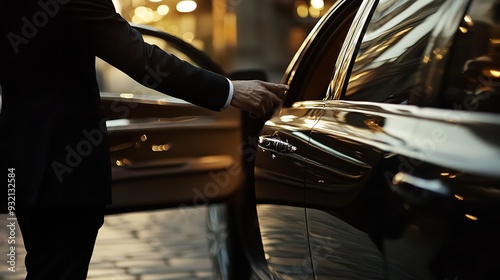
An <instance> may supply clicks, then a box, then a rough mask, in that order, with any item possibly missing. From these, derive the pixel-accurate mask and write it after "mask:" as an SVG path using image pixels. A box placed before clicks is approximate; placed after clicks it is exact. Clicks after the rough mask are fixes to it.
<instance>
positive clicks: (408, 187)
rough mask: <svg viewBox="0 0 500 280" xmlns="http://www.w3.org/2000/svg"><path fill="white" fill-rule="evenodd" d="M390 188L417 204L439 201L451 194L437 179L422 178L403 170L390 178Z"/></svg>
mask: <svg viewBox="0 0 500 280" xmlns="http://www.w3.org/2000/svg"><path fill="white" fill-rule="evenodd" d="M391 187H392V189H393V191H395V192H396V193H398V194H399V195H401V196H403V197H405V198H406V199H408V200H409V201H411V202H413V203H417V204H429V203H433V202H441V201H443V199H446V198H448V197H450V196H451V192H450V189H449V188H448V187H447V186H446V185H445V184H444V183H443V182H442V181H441V180H439V179H423V178H420V177H416V176H413V175H410V174H407V173H404V172H399V173H397V174H396V175H395V176H394V178H393V179H392V186H391Z"/></svg>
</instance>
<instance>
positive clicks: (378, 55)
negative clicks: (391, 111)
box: [343, 0, 445, 104]
mask: <svg viewBox="0 0 500 280" xmlns="http://www.w3.org/2000/svg"><path fill="white" fill-rule="evenodd" d="M443 2H445V0H439V1H430V0H417V1H414V0H402V1H390V0H383V1H380V2H379V4H378V6H377V8H376V10H375V11H374V14H373V16H372V18H371V20H370V23H369V25H368V27H367V30H366V32H365V34H364V36H363V39H362V41H361V44H360V47H359V52H358V53H357V56H356V59H355V61H354V64H353V66H352V71H351V75H350V77H348V84H347V88H346V90H345V93H344V96H343V99H346V100H362V101H374V102H387V103H396V104H407V103H408V97H409V95H410V92H411V90H412V88H413V87H414V86H415V75H416V73H417V70H418V68H419V65H420V63H421V61H422V58H423V54H424V51H425V48H426V46H427V43H428V41H429V39H430V37H431V31H432V29H433V27H434V26H435V25H436V23H437V22H438V20H439V14H438V13H437V11H438V9H439V8H440V6H441V5H442V3H443Z"/></svg>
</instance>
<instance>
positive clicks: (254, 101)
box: [231, 80, 288, 117]
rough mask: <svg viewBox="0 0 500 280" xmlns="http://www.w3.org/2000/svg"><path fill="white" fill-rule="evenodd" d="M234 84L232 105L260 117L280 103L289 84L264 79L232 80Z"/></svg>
mask: <svg viewBox="0 0 500 280" xmlns="http://www.w3.org/2000/svg"><path fill="white" fill-rule="evenodd" d="M232 82H233V86H234V92H233V99H232V100H231V106H233V107H236V108H238V109H241V110H243V111H247V112H249V113H250V115H251V116H253V117H260V116H262V115H265V114H266V113H267V112H269V111H271V109H273V107H276V106H278V105H279V104H280V102H281V99H282V98H283V97H284V95H285V91H287V90H288V86H287V85H282V84H274V83H268V82H263V81H257V80H254V81H232Z"/></svg>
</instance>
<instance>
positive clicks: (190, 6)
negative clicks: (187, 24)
mask: <svg viewBox="0 0 500 280" xmlns="http://www.w3.org/2000/svg"><path fill="white" fill-rule="evenodd" d="M196 7H197V5H196V2H194V1H192V0H184V1H181V2H179V3H177V6H176V9H177V11H179V12H181V13H190V12H192V11H194V10H196Z"/></svg>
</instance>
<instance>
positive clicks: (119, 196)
mask: <svg viewBox="0 0 500 280" xmlns="http://www.w3.org/2000/svg"><path fill="white" fill-rule="evenodd" d="M134 28H136V29H137V30H139V31H140V32H141V33H142V34H143V36H144V39H145V41H146V42H149V43H151V44H155V45H157V46H159V47H160V48H162V49H163V50H165V51H166V52H168V53H171V54H174V55H176V56H177V57H179V58H181V59H183V60H186V61H188V62H190V63H192V64H194V65H196V66H199V67H202V68H205V69H208V70H210V71H213V72H216V73H219V74H225V73H224V71H223V70H222V69H221V68H220V67H219V66H218V65H217V64H216V63H214V62H213V61H212V60H211V59H210V58H209V57H208V56H207V55H206V54H205V53H203V52H201V51H199V50H198V49H196V48H194V47H193V46H191V45H190V44H188V43H186V42H184V41H183V40H181V39H179V38H177V37H174V36H172V35H169V34H167V33H164V32H161V31H159V30H155V29H152V28H149V27H143V26H134ZM97 72H98V74H97V75H98V80H99V82H100V88H101V98H102V101H103V106H104V109H105V111H106V116H107V118H108V121H107V127H108V131H109V138H110V152H111V165H112V174H113V203H112V204H111V205H109V206H108V208H107V209H108V212H109V213H117V212H129V211H136V210H143V209H154V208H163V207H175V206H179V207H180V206H183V205H195V206H196V205H202V204H206V203H208V202H214V201H220V200H221V199H223V198H225V197H227V196H229V195H230V194H231V193H232V192H233V191H234V190H235V189H236V188H237V187H238V185H239V184H240V181H241V177H242V176H241V173H242V171H241V168H239V167H240V165H239V161H240V157H241V155H240V152H239V151H238V147H239V144H240V143H241V138H242V135H241V125H240V122H241V121H240V111H239V110H236V109H234V108H228V109H227V110H225V111H224V112H213V111H210V110H207V109H204V108H200V107H197V106H195V105H192V104H189V103H187V102H185V101H183V100H179V99H176V98H173V97H170V96H168V95H165V94H162V93H159V92H156V91H154V90H151V89H148V88H146V87H144V86H142V85H140V84H139V83H137V82H135V81H134V80H132V79H131V78H129V77H128V76H126V75H125V74H124V73H122V72H120V71H119V70H117V69H116V68H114V67H112V66H110V65H109V64H107V63H105V62H104V61H97Z"/></svg>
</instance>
